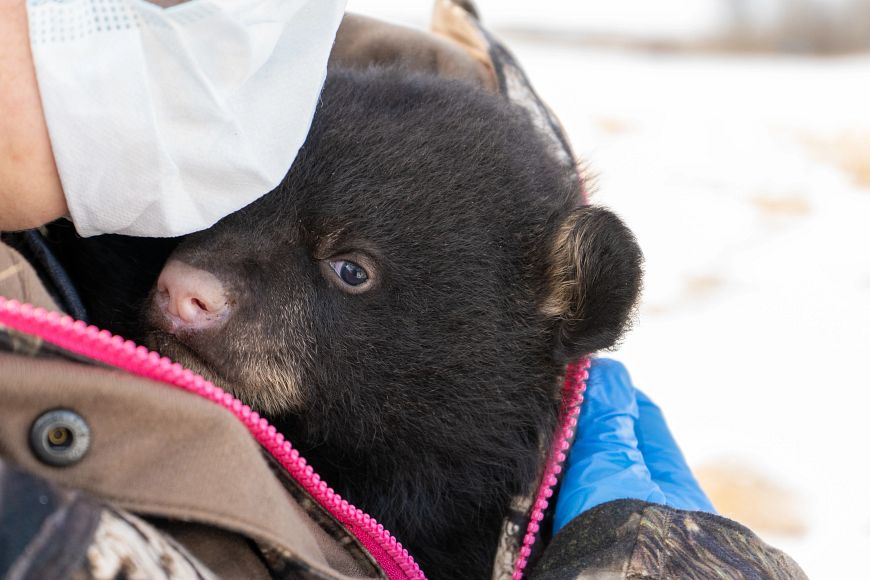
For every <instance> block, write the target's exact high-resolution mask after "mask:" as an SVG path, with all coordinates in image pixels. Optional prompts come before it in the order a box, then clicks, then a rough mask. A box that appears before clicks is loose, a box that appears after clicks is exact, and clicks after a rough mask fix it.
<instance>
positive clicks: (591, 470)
mask: <svg viewBox="0 0 870 580" xmlns="http://www.w3.org/2000/svg"><path fill="white" fill-rule="evenodd" d="M564 468H565V473H564V476H563V480H562V487H561V490H560V491H559V497H558V498H557V500H556V514H555V519H554V524H553V525H554V532H557V531H559V530H560V529H561V528H562V527H563V526H564V525H565V524H567V523H568V522H570V521H571V520H573V519H574V518H575V517H577V516H579V515H580V514H581V513H583V512H585V511H586V510H588V509H591V508H593V507H595V506H597V505H600V504H603V503H606V502H609V501H613V500H616V499H640V500H644V501H648V502H652V503H659V504H664V505H668V506H671V507H675V508H679V509H685V510H694V511H705V512H710V513H716V512H715V509H714V508H713V504H711V503H710V500H709V499H707V496H706V495H704V492H703V491H701V487H700V486H699V485H698V482H697V481H696V480H695V478H694V476H693V475H692V472H691V471H690V470H689V466H688V465H686V460H685V459H684V458H683V454H682V453H681V452H680V449H679V447H678V446H677V443H676V441H674V438H673V437H672V436H671V432H670V431H669V430H668V426H667V424H666V423H665V420H664V417H663V416H662V412H661V410H660V409H659V408H658V407H657V406H656V405H655V404H654V403H653V402H652V401H650V400H649V399H648V398H647V396H646V395H644V394H643V393H641V392H640V391H638V390H637V389H635V387H634V385H632V384H631V378H630V377H629V376H628V371H626V369H625V367H624V366H622V364H621V363H618V362H616V361H614V360H610V359H595V360H594V361H593V362H592V368H591V369H590V370H589V380H588V381H587V383H586V394H585V395H584V402H583V407H582V409H581V411H580V421H579V424H578V432H577V438H576V441H575V442H574V445H573V447H572V448H571V451H570V452H569V455H568V460H567V461H566V463H565V467H564Z"/></svg>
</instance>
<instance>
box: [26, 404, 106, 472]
mask: <svg viewBox="0 0 870 580" xmlns="http://www.w3.org/2000/svg"><path fill="white" fill-rule="evenodd" d="M90 445H91V430H90V428H89V427H88V424H87V423H86V422H85V420H84V419H82V417H81V415H79V414H78V413H75V412H74V411H70V410H69V409H55V410H53V411H48V412H46V413H43V414H42V415H40V416H39V417H38V418H37V419H36V421H34V422H33V425H32V426H31V427H30V447H31V449H33V453H34V454H35V455H36V457H37V458H38V459H39V460H40V461H42V462H43V463H47V464H48V465H54V466H56V467H64V466H66V465H72V464H73V463H76V462H77V461H79V460H80V459H81V458H82V457H84V455H85V453H87V451H88V448H89V447H90Z"/></svg>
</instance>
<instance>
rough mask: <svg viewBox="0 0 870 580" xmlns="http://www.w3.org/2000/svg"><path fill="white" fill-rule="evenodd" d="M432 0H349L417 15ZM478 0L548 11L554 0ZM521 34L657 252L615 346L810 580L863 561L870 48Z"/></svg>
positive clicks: (489, 7)
mask: <svg viewBox="0 0 870 580" xmlns="http://www.w3.org/2000/svg"><path fill="white" fill-rule="evenodd" d="M420 4H425V3H417V2H413V3H410V2H407V0H405V1H404V2H403V3H390V2H387V1H386V0H368V1H367V0H351V3H350V8H351V9H353V10H357V11H364V12H368V13H371V14H374V15H379V16H382V17H384V16H386V17H391V18H392V19H394V20H399V21H402V20H405V21H410V22H412V23H417V24H423V22H425V16H426V14H427V13H428V7H423V8H421V6H420ZM478 4H480V5H482V8H483V10H482V12H483V14H484V16H486V17H488V20H489V21H491V22H495V23H496V24H498V23H499V22H504V23H507V24H510V23H511V22H512V21H511V20H510V19H511V18H516V15H517V14H519V13H520V11H521V10H523V9H525V10H527V11H528V12H533V13H534V14H533V15H532V16H530V18H531V19H532V21H534V22H535V24H536V25H537V26H546V25H547V22H546V18H543V17H541V16H540V15H541V14H542V13H544V12H548V11H547V10H542V9H541V7H542V6H550V5H553V6H555V4H554V3H553V2H548V1H546V0H541V1H539V2H536V3H535V9H534V10H532V9H531V8H528V6H529V4H528V3H524V2H516V1H514V2H509V1H506V0H505V1H504V2H503V3H502V4H501V6H503V7H504V11H503V12H502V14H503V16H502V17H501V18H500V17H499V12H498V11H499V8H498V6H499V5H497V4H494V3H492V2H478ZM602 4H607V3H602ZM562 5H563V6H564V4H562ZM411 6H413V9H412V8H410V7H411ZM569 16H570V15H569ZM570 18H576V15H574V16H570ZM570 18H569V23H570V22H571V21H570ZM705 18H706V16H705ZM551 20H552V17H551ZM696 22H701V23H702V24H703V22H706V21H705V20H703V19H696ZM561 24H564V22H560V25H561ZM626 26H628V25H627V24H626ZM699 26H700V24H699ZM511 46H512V48H513V49H514V51H515V52H516V53H517V55H518V56H519V58H520V60H521V61H522V62H523V63H524V65H525V66H526V68H527V71H528V72H529V76H530V77H531V79H532V80H533V82H535V84H536V86H537V88H538V90H539V92H540V93H541V94H542V95H543V97H544V98H545V100H547V101H548V102H549V103H550V105H551V106H552V107H553V109H554V110H555V111H556V112H557V114H558V115H559V116H560V117H561V119H562V120H563V122H564V124H565V126H566V128H567V130H568V132H569V134H570V135H571V137H572V139H573V142H574V145H575V148H576V150H577V153H578V154H579V155H580V156H581V157H582V158H583V159H584V160H585V161H586V162H587V164H588V167H589V169H590V171H591V172H593V173H595V174H596V175H597V176H598V178H597V184H598V185H597V190H598V191H597V194H596V195H595V198H594V200H595V202H597V203H601V204H605V205H608V206H610V207H612V208H614V209H615V210H616V211H617V212H619V213H620V214H621V215H622V216H623V217H624V218H625V219H626V220H627V222H628V223H629V224H630V225H631V226H632V228H633V229H634V231H635V232H636V233H637V235H638V238H639V240H640V243H641V246H642V248H643V249H644V251H645V254H646V270H647V273H646V288H645V295H644V300H643V304H642V307H641V309H640V313H639V319H638V322H637V325H636V327H635V329H634V330H633V332H632V333H631V334H630V335H629V337H628V338H627V339H626V341H625V343H624V344H623V345H622V347H621V348H620V350H619V351H618V352H617V353H616V354H615V356H617V357H618V358H620V359H621V360H623V361H624V362H626V363H627V364H628V366H629V369H630V370H631V372H632V374H633V377H634V379H635V382H636V384H637V385H638V386H640V387H642V388H644V389H645V390H646V391H647V392H648V393H649V394H651V396H653V397H654V399H656V400H657V402H659V403H660V404H661V406H662V407H663V408H664V410H665V412H666V414H667V416H668V418H669V421H670V423H671V426H672V428H673V430H674V431H675V433H676V435H677V438H678V440H679V441H680V442H681V444H682V446H683V448H684V451H685V453H686V455H687V457H688V459H689V461H690V463H691V464H692V465H693V466H695V467H696V468H699V469H700V471H701V472H702V474H704V478H705V482H706V483H708V484H709V485H710V486H711V487H718V488H722V489H724V490H725V491H724V492H722V493H720V492H717V494H714V495H717V496H718V497H720V499H722V501H723V503H724V502H726V501H730V502H731V503H733V504H735V505H736V508H735V509H734V510H729V511H730V512H731V513H736V514H737V515H738V516H739V517H740V518H741V519H743V520H744V521H747V520H748V523H750V524H751V525H753V527H755V528H756V529H757V531H758V532H759V533H760V534H761V535H762V536H763V537H765V538H766V539H768V540H769V541H770V542H771V543H773V544H775V545H777V546H779V547H782V548H783V549H785V550H786V551H787V552H789V553H790V554H792V555H793V556H794V557H795V558H796V559H797V560H798V562H799V563H800V564H801V565H802V566H803V567H804V569H805V570H806V572H807V573H808V575H809V576H810V577H811V578H816V579H820V578H831V579H835V578H849V577H854V576H855V574H856V572H855V571H856V570H860V569H862V568H863V556H864V555H865V554H867V553H868V552H870V498H868V494H867V490H868V489H870V481H868V480H870V465H868V459H867V458H868V452H867V443H868V442H870V433H868V428H867V425H868V423H870V416H868V409H870V379H868V374H867V372H866V370H865V367H864V365H865V364H866V363H865V361H866V360H867V359H865V356H868V355H870V116H868V115H867V104H868V103H870V80H868V79H870V57H850V58H839V59H824V60H822V59H811V58H805V59H797V58H776V57H765V58H757V57H756V58H753V57H724V56H711V55H694V56H693V55H690V54H650V53H642V52H629V51H612V50H611V51H603V50H594V49H590V48H582V47H579V46H578V47H574V48H572V47H569V46H565V45H561V46H552V45H546V44H540V43H529V42H513V43H511ZM728 490H731V492H732V497H730V498H729V497H728V493H729V491H728ZM735 490H736V491H735ZM723 493H724V495H722V494H723ZM723 510H724V508H723ZM741 510H742V511H741Z"/></svg>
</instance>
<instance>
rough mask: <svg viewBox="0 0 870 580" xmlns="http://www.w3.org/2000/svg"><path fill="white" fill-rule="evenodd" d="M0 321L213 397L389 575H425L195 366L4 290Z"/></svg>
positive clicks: (395, 578)
mask: <svg viewBox="0 0 870 580" xmlns="http://www.w3.org/2000/svg"><path fill="white" fill-rule="evenodd" d="M0 324H5V325H7V326H9V327H10V328H13V329H15V330H18V331H20V332H24V333H27V334H33V335H36V336H38V337H40V338H42V339H43V340H45V341H47V342H50V343H52V344H55V345H57V346H59V347H61V348H64V349H66V350H69V351H71V352H74V353H76V354H80V355H83V356H86V357H88V358H91V359H94V360H97V361H100V362H103V363H107V364H109V365H111V366H114V367H117V368H120V369H123V370H125V371H128V372H130V373H132V374H134V375H138V376H141V377H145V378H149V379H153V380H157V381H160V382H162V383H165V384H168V385H171V386H174V387H178V388H181V389H184V390H186V391H189V392H191V393H194V394H197V395H199V396H201V397H204V398H206V399H209V400H211V401H213V402H215V403H217V404H219V405H221V406H223V407H224V408H226V409H227V410H228V411H230V412H231V413H232V414H233V415H235V416H236V418H237V419H239V420H240V421H242V423H244V424H245V426H246V427H247V428H248V431H250V433H251V434H252V435H253V436H254V438H255V439H256V440H257V442H259V443H260V444H261V445H262V446H263V447H265V448H266V450H267V451H269V453H270V454H272V456H273V457H275V459H277V460H278V462H279V463H280V464H281V465H282V466H283V467H284V468H285V469H286V470H287V471H288V473H289V474H290V475H291V476H292V477H293V478H294V479H295V480H296V481H297V482H299V484H300V485H302V487H303V489H305V491H306V492H308V493H309V494H310V495H311V496H312V497H313V498H314V499H315V500H316V501H317V502H318V503H320V504H321V505H322V506H323V507H324V508H326V509H327V510H328V511H329V512H330V513H331V514H332V515H333V516H335V518H336V519H338V521H339V522H341V523H342V524H343V525H344V526H345V527H346V528H347V529H348V530H349V531H350V532H351V533H352V534H353V535H354V536H356V537H357V539H358V540H359V541H360V542H361V543H362V544H363V545H364V546H365V547H366V549H367V550H368V551H369V553H370V554H371V555H372V556H373V557H374V558H375V560H376V561H377V562H378V564H379V565H380V566H381V568H382V569H383V570H384V572H385V573H386V574H387V576H388V577H389V578H390V580H405V579H407V580H425V576H424V574H423V572H422V570H420V565H419V564H417V563H416V562H415V561H414V559H413V557H412V556H411V555H410V554H409V553H408V550H406V549H405V548H403V547H402V544H401V543H400V542H398V541H397V540H396V538H395V537H393V536H392V535H391V534H390V532H389V531H387V530H386V529H385V528H384V526H383V525H381V524H379V523H378V522H377V521H376V520H375V519H374V518H373V517H371V516H370V515H368V514H366V513H365V512H363V511H362V510H361V509H359V508H357V507H355V506H353V505H352V504H350V503H348V501H347V500H345V499H343V498H342V497H341V496H340V495H339V494H337V493H335V491H334V490H333V489H332V488H330V487H329V486H328V485H327V484H326V482H325V481H323V480H322V479H321V478H320V476H319V475H318V474H317V473H315V472H314V470H313V469H312V468H311V466H309V465H307V462H306V461H305V458H303V457H302V456H300V455H299V452H298V451H297V450H295V449H294V448H293V446H292V445H291V444H290V442H289V441H287V440H286V439H285V438H284V435H282V434H281V433H279V432H278V431H277V430H276V429H275V427H274V426H272V425H270V424H269V422H268V421H267V420H266V419H264V418H262V417H260V415H259V414H258V413H257V412H256V411H253V410H251V408H250V407H249V406H248V405H245V404H244V403H242V402H241V401H240V400H238V399H236V398H235V397H233V396H232V395H231V394H229V393H227V392H225V391H224V390H223V389H221V388H220V387H217V386H215V385H214V384H212V383H211V382H209V381H207V380H205V379H204V378H202V377H201V376H199V375H197V374H195V373H194V372H192V371H190V370H188V369H185V368H183V367H182V366H181V365H180V364H178V363H174V362H172V361H171V360H169V359H168V358H166V357H161V356H160V355H159V354H158V353H156V352H153V351H149V350H148V349H147V348H145V347H144V346H138V345H136V344H135V343H134V342H133V341H130V340H125V339H124V338H122V337H120V336H116V335H112V333H110V332H109V331H107V330H100V329H99V328H97V327H95V326H88V325H87V324H85V323H84V322H82V321H77V320H73V319H72V318H71V317H69V316H66V315H63V314H59V313H57V312H47V311H45V310H44V309H42V308H34V307H33V306H31V305H29V304H21V303H19V302H17V301H15V300H7V299H6V298H3V297H2V296H0Z"/></svg>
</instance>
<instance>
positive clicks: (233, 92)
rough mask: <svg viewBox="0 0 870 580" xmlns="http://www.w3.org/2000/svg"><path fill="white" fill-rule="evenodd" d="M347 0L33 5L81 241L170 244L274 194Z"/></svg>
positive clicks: (33, 25)
mask: <svg viewBox="0 0 870 580" xmlns="http://www.w3.org/2000/svg"><path fill="white" fill-rule="evenodd" d="M345 1H346V0H191V1H190V2H186V3H183V4H179V5H177V6H174V7H172V8H168V9H163V8H160V7H157V6H155V5H153V4H150V3H148V2H145V1H144V0H28V4H27V9H28V15H29V18H30V37H31V45H32V48H33V59H34V63H35V66H36V73H37V78H38V80H39V89H40V93H41V95H42V103H43V107H44V110H45V118H46V122H47V124H48V129H49V134H50V136H51V143H52V148H53V151H54V156H55V160H56V162H57V166H58V171H59V173H60V177H61V182H62V183H63V188H64V193H65V195H66V198H67V204H68V206H69V209H70V213H71V215H72V218H73V221H74V222H75V225H76V229H77V230H78V231H79V233H80V234H82V235H84V236H91V235H96V234H100V233H122V234H129V235H139V236H176V235H181V234H186V233H191V232H193V231H197V230H200V229H203V228H206V227H208V226H210V225H212V224H213V223H215V222H216V221H217V220H219V219H220V218H222V217H224V216H226V215H228V214H229V213H231V212H233V211H236V210H238V209H240V208H242V207H244V206H245V205H247V204H249V203H251V202H252V201H254V200H255V199H257V198H258V197H259V196H261V195H263V194H265V193H267V192H268V191H270V190H271V189H273V188H274V187H275V186H276V185H278V183H279V182H280V181H281V179H282V178H283V177H284V175H285V174H286V172H287V170H288V169H289V167H290V164H291V163H292V161H293V159H294V158H295V156H296V153H297V151H298V150H299V147H300V146H301V145H302V143H303V142H304V140H305V136H306V134H307V132H308V128H309V126H310V124H311V119H312V117H313V115H314V109H315V106H316V104H317V99H318V96H319V94H320V89H321V87H322V85H323V80H324V78H325V75H326V62H327V59H328V57H329V51H330V49H331V47H332V42H333V39H334V37H335V31H336V29H337V28H338V25H339V23H340V21H341V16H342V13H343V12H344V5H345Z"/></svg>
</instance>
